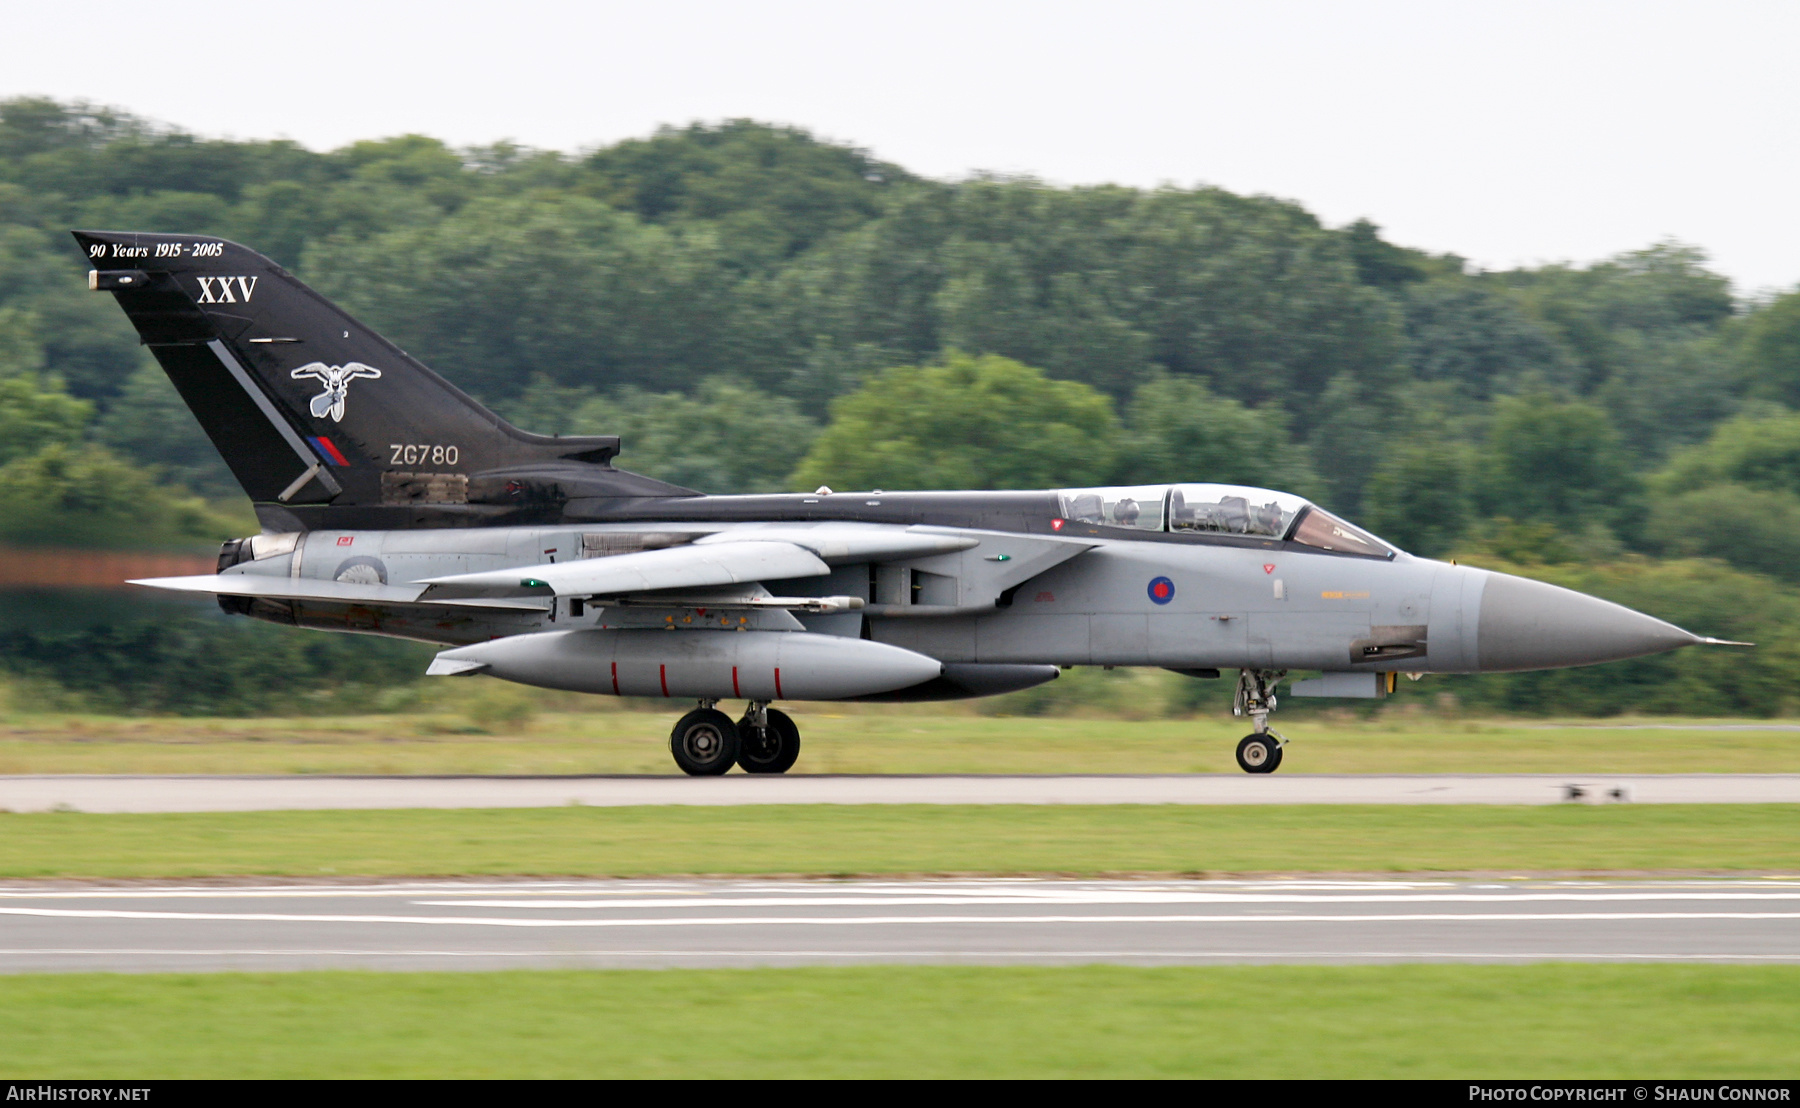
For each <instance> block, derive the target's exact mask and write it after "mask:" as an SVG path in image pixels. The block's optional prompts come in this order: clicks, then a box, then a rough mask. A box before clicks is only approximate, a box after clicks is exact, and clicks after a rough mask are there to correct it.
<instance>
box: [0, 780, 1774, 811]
mask: <svg viewBox="0 0 1800 1108" xmlns="http://www.w3.org/2000/svg"><path fill="white" fill-rule="evenodd" d="M1571 801H1575V802H1579V803H1613V802H1621V801H1629V802H1632V803H1638V804H1800V774H1792V773H1786V774H1780V773H1771V774H1723V773H1720V774H1702V773H1696V774H1642V775H1636V776H1631V775H1614V776H1594V775H1579V774H1570V775H1566V776H1563V775H1551V774H1465V775H1460V776H1424V775H1419V776H1408V775H1399V774H1395V775H1384V776H1376V775H1349V774H1346V775H1337V776H1334V775H1325V774H1272V775H1269V776H1266V777H1264V776H1252V775H1250V774H1169V775H1144V776H1123V775H1116V776H1115V775H1089V776H1060V777H1059V776H1030V777H1026V776H1017V777H1004V776H977V775H950V776H866V777H865V776H834V775H826V774H819V775H812V774H806V775H795V776H785V777H755V776H749V775H744V774H732V775H730V776H727V777H326V776H280V777H201V776H192V777H147V776H146V777H126V776H119V777H109V776H78V775H68V776H51V775H45V776H18V777H0V809H4V810H7V811H13V812H41V811H51V810H56V809H64V810H67V809H73V810H75V811H80V812H253V811H274V810H281V809H334V808H547V807H558V806H562V805H569V804H583V805H593V806H596V807H618V806H623V805H637V804H703V805H712V804H1563V803H1569V802H1571Z"/></svg>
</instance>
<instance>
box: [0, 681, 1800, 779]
mask: <svg viewBox="0 0 1800 1108" xmlns="http://www.w3.org/2000/svg"><path fill="white" fill-rule="evenodd" d="M459 687H460V686H459ZM530 691H532V692H537V691H538V690H530ZM816 707H818V706H808V708H807V709H806V710H801V711H798V712H797V715H798V718H799V721H800V727H801V730H802V732H803V733H804V735H805V750H804V752H803V753H802V754H801V756H800V762H799V764H798V765H796V766H795V767H794V772H795V773H1230V774H1235V773H1238V772H1239V770H1238V768H1237V763H1236V762H1234V761H1233V760H1232V751H1234V750H1235V749H1236V748H1237V743H1238V740H1239V739H1240V738H1242V737H1243V735H1244V732H1245V731H1246V730H1247V729H1248V727H1247V725H1246V724H1245V723H1244V722H1243V721H1242V720H1233V719H1231V718H1229V717H1227V718H1224V719H1213V718H1201V719H1183V720H1136V721H1131V720H1119V719H1069V718H1062V717H1055V718H1029V719H1025V718H994V717H985V716H973V715H925V714H919V713H917V712H914V711H910V710H908V711H901V710H898V709H891V707H890V706H885V705H884V706H882V707H883V708H884V709H885V710H886V711H885V712H884V714H876V713H874V712H872V711H870V712H859V713H855V714H848V715H838V714H834V713H821V712H819V711H816V710H813V709H814V708H816ZM833 707H836V706H833ZM922 707H926V708H932V707H936V706H933V705H925V706H922ZM676 712H677V710H676V709H670V710H669V711H667V712H662V713H645V712H621V711H613V712H603V713H589V714H575V713H562V714H546V715H542V716H539V717H538V718H536V719H535V720H533V721H527V722H517V723H495V724H493V727H492V728H491V730H492V732H493V733H488V731H489V730H490V729H488V728H482V729H478V730H479V731H480V732H481V733H477V734H469V733H465V732H467V731H468V730H470V729H469V728H459V727H457V726H455V725H454V724H453V723H452V722H450V721H447V720H445V719H443V718H441V717H433V716H406V715H394V716H360V717H342V718H335V719H172V718H125V717H104V716H81V717H61V716H47V715H34V716H16V717H9V718H0V773H7V774H23V773H146V774H155V773H202V774H210V773H221V774H230V773H277V774H279V773H301V774H326V773H373V774H434V773H458V774H460V773H468V774H496V773H514V774H580V773H605V774H610V773H653V774H679V771H678V770H677V769H676V768H675V764H674V762H673V761H671V760H670V758H669V741H668V740H669V725H670V724H671V723H672V722H673V720H674V716H675V714H676ZM1780 726H1792V725H1791V724H1790V725H1783V724H1770V723H1766V722H1757V721H1744V720H1734V721H1727V722H1724V723H1720V722H1718V721H1713V722H1710V723H1709V722H1707V721H1693V720H1671V719H1660V720H1643V721H1617V720H1614V721H1607V722H1605V723H1604V724H1595V722H1594V721H1588V722H1586V723H1582V724H1570V723H1566V722H1565V723H1553V722H1550V721H1536V722H1530V721H1519V720H1510V721H1508V720H1451V719H1437V718H1433V717H1430V716H1423V717H1417V718H1415V717H1411V716H1396V715H1393V714H1391V713H1390V714H1389V715H1387V716H1384V717H1383V718H1381V719H1379V720H1353V719H1336V718H1328V717H1323V716H1314V717H1312V718H1301V719H1286V718H1285V717H1284V721H1283V723H1282V729H1283V731H1284V732H1286V733H1287V734H1288V735H1289V736H1290V737H1291V738H1292V739H1294V742H1293V744H1292V745H1291V746H1289V747H1288V749H1287V754H1286V756H1285V760H1284V764H1283V767H1282V772H1283V773H1395V772H1405V773H1559V774H1560V773H1571V774H1601V773H1695V772H1706V773H1796V772H1800V732H1795V731H1792V730H1718V729H1717V728H1719V727H1728V728H1744V727H1780Z"/></svg>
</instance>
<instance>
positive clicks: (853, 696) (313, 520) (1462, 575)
mask: <svg viewBox="0 0 1800 1108" xmlns="http://www.w3.org/2000/svg"><path fill="white" fill-rule="evenodd" d="M74 235H75V239H76V241H77V242H78V243H79V244H80V247H81V250H82V253H83V254H84V255H85V256H86V258H87V259H88V262H89V265H90V266H91V267H92V269H91V272H90V273H89V275H88V287H89V288H91V289H95V290H99V291H106V292H110V293H112V294H113V296H114V297H115V298H116V299H117V300H118V303H119V306H120V307H121V308H123V309H124V310H125V314H126V315H127V316H128V317H129V318H130V320H131V322H132V324H133V325H134V326H135V327H136V328H137V330H138V334H139V335H140V336H141V337H142V340H143V342H144V343H145V344H147V345H148V346H149V347H150V349H151V351H152V352H153V353H154V354H155V356H156V358H157V360H158V362H160V363H161V365H162V367H163V369H164V370H166V371H167V373H168V375H169V379H170V380H171V381H173V382H174V385H175V387H176V389H177V390H178V391H179V392H180V394H181V396H182V398H183V400H185V401H186V402H187V404H188V406H189V407H190V408H192V409H193V412H194V414H195V416H196V417H198V419H199V421H200V425H201V427H202V428H203V429H204V430H205V431H206V433H207V434H208V435H209V436H210V437H211V438H212V441H213V443H214V445H216V446H217V447H218V449H219V452H220V453H221V454H222V455H223V456H224V458H225V461H226V462H227V463H228V464H229V465H230V467H231V470H232V473H233V474H234V475H235V476H236V478H237V480H238V481H239V482H240V483H241V484H242V485H243V488H244V491H245V492H246V493H247V494H248V495H249V497H250V499H251V501H252V502H253V503H254V504H255V507H256V514H257V519H258V521H259V522H260V524H261V525H262V532H261V533H260V534H257V535H253V536H251V537H249V538H242V539H233V540H232V541H230V542H227V543H225V544H224V546H223V547H222V549H221V550H220V553H219V562H218V572H217V573H216V574H211V575H203V576H193V577H167V578H155V579H149V580H141V581H137V582H134V583H135V584H139V585H146V586H151V587H154V588H159V589H172V590H176V591H180V592H195V593H203V594H211V595H214V596H216V597H217V598H218V602H219V604H220V606H221V607H222V608H224V609H225V611H227V612H233V613H237V614H240V615H246V616H250V617H252V618H255V619H262V620H268V621H270V622H274V623H282V624H289V625H292V626H295V627H310V628H318V629H322V630H328V631H347V632H352V633H360V634H373V635H389V636H395V637H399V638H405V639H415V640H419V641H423V642H427V643H432V644H434V645H437V646H439V647H442V648H444V649H442V651H441V652H440V653H439V654H438V655H437V657H436V659H435V660H434V661H433V662H432V663H431V666H430V668H429V670H428V671H427V672H428V673H430V674H435V675H442V676H466V675H474V674H486V675H489V676H492V677H498V678H501V679H502V680H507V681H516V682H520V683H523V684H527V685H535V686H540V687H544V688H553V689H570V690H575V691H578V692H586V693H600V694H606V695H614V696H639V697H646V696H647V697H662V698H665V699H668V700H671V701H679V700H685V701H689V702H691V703H693V704H694V705H695V707H694V708H693V710H692V711H689V712H687V713H686V714H685V715H683V716H682V717H681V718H680V720H679V721H678V722H676V724H675V726H674V730H673V732H672V733H671V735H670V740H669V748H670V752H671V753H672V754H673V756H674V759H675V763H676V764H677V765H678V766H679V767H680V768H681V769H682V770H683V771H685V772H687V773H689V774H694V775H716V774H722V773H725V772H727V771H728V770H730V769H731V768H732V767H733V766H738V767H741V768H742V769H743V770H744V771H745V772H748V773H783V772H785V771H787V770H788V769H789V768H790V767H792V766H793V765H794V763H795V760H796V758H798V756H799V753H800V733H799V729H798V728H797V727H796V726H795V724H794V721H793V719H792V718H791V717H790V716H788V715H787V714H786V713H785V712H782V711H780V710H779V709H777V708H775V707H773V705H774V704H775V703H776V702H778V701H781V702H788V701H805V700H823V701H829V700H843V701H889V702H902V701H927V700H943V699H955V698H963V697H979V696H990V695H993V694H996V693H1004V692H1010V691H1013V690H1017V689H1024V688H1028V687H1031V686H1033V685H1037V684H1040V683H1042V682H1045V681H1049V680H1052V679H1053V678H1055V677H1056V676H1057V675H1058V673H1059V672H1060V671H1061V670H1063V669H1067V668H1070V667H1073V666H1160V667H1163V668H1166V669H1171V670H1175V671H1177V672H1179V673H1183V674H1187V675H1189V676H1192V677H1197V678H1218V677H1219V676H1220V674H1221V673H1222V672H1223V671H1226V670H1235V671H1237V692H1236V697H1235V705H1234V712H1235V713H1236V714H1237V715H1240V716H1245V717H1248V719H1249V720H1250V723H1251V727H1252V731H1251V733H1250V734H1249V735H1247V736H1245V737H1244V739H1243V740H1242V741H1241V742H1240V743H1239V744H1238V746H1237V761H1238V765H1239V766H1240V767H1242V768H1243V769H1244V770H1245V771H1246V772H1249V773H1271V772H1273V771H1274V770H1275V769H1276V767H1278V766H1279V765H1280V764H1281V761H1282V751H1283V748H1284V747H1285V745H1286V742H1287V740H1286V739H1285V738H1284V737H1282V736H1281V735H1280V734H1279V733H1277V732H1276V731H1274V730H1273V729H1271V728H1270V726H1269V713H1271V712H1272V711H1274V710H1275V708H1276V703H1277V695H1276V691H1277V685H1278V683H1279V682H1281V681H1283V680H1284V679H1286V678H1287V677H1288V675H1289V674H1290V673H1293V672H1295V671H1315V672H1317V673H1318V674H1319V676H1316V677H1311V678H1308V679H1305V680H1295V681H1292V682H1291V684H1290V686H1289V691H1290V692H1291V693H1292V695H1295V696H1326V697H1361V698H1372V697H1382V696H1385V695H1387V694H1389V693H1391V692H1393V691H1394V689H1395V687H1396V681H1397V679H1398V678H1399V677H1400V675H1402V674H1404V675H1406V676H1407V677H1409V678H1418V677H1420V676H1422V675H1424V674H1427V673H1491V672H1496V671H1510V670H1533V669H1547V668H1554V667H1562V666H1579V665H1589V664H1593V663H1596V662H1607V661H1613V660H1616V659H1621V658H1633V657H1637V656H1639V655H1645V654H1655V653H1658V652H1661V651H1666V650H1673V649H1675V648H1677V647H1683V646H1688V645H1691V644H1695V643H1710V642H1716V641H1718V640H1714V639H1707V638H1702V637H1700V636H1698V635H1694V634H1691V633H1689V632H1687V631H1684V630H1682V629H1681V628H1679V627H1676V626H1674V625H1672V624H1668V623H1665V622H1663V621H1662V620H1659V619H1654V618H1652V617H1650V616H1647V615H1644V614H1642V613H1639V612H1635V611H1632V610H1630V609H1628V608H1623V607H1620V606H1619V605H1617V604H1612V603H1608V602H1607V601H1604V600H1599V599H1596V598H1594V597H1591V596H1586V595H1583V594H1581V593H1577V592H1571V591H1569V590H1567V589H1561V588H1556V587H1554V586H1551V585H1546V584H1542V583H1539V582H1536V581H1530V580H1526V579H1523V578H1520V577H1513V576H1508V575H1507V574H1504V573H1494V572H1489V571H1486V570H1481V569H1476V568H1472V567H1468V566H1457V565H1454V564H1450V563H1445V562H1441V561H1433V560H1430V559H1426V558H1417V557H1413V556H1412V555H1410V554H1407V553H1406V552H1404V551H1402V550H1399V549H1396V548H1395V547H1394V546H1393V545H1392V544H1390V543H1387V542H1383V541H1382V540H1381V539H1379V538H1377V537H1376V536H1374V535H1372V534H1370V533H1368V532H1367V531H1364V530H1363V529H1361V528H1359V527H1357V526H1355V525H1354V524H1352V523H1350V522H1348V521H1346V520H1343V519H1340V518H1338V517H1337V516H1335V515H1333V514H1331V513H1330V512H1328V511H1326V510H1325V509H1324V508H1322V507H1320V506H1318V505H1317V504H1313V503H1309V502H1308V501H1307V500H1305V499H1303V498H1301V497H1298V496H1293V495H1290V494H1288V493H1284V492H1277V491H1273V490H1268V489H1257V488H1245V487H1240V486H1234V485H1224V484H1216V483H1209V482H1207V481H1205V480H1204V477H1205V475H1204V474H1189V475H1164V476H1166V477H1177V476H1179V477H1182V478H1183V479H1182V480H1167V481H1164V482H1159V483H1147V484H1143V485H1134V486H1130V487H1108V488H1080V489H1047V490H1046V489H1039V490H1030V491H1019V492H881V491H871V492H838V491H834V490H832V489H830V488H820V489H817V490H815V491H813V492H810V493H792V494H776V495H752V496H708V495H704V494H702V493H699V492H696V491H694V490H692V489H686V488H681V487H679V486H676V485H670V484H667V483H664V482H662V481H657V480H653V479H651V478H648V477H643V476H640V475H638V474H634V473H630V472H627V471H625V470H621V469H618V468H615V467H614V466H613V464H612V460H613V458H614V457H615V456H617V455H618V453H619V450H620V443H619V440H618V438H616V437H612V436H599V437H553V436H546V435H536V434H531V433H528V432H525V431H522V430H519V429H518V428H515V427H513V426H511V425H510V424H508V423H507V422H506V421H504V420H502V419H501V418H500V417H498V416H496V415H495V414H494V413H492V412H490V411H488V410H487V409H486V408H484V407H483V406H482V405H481V404H479V403H477V402H476V401H475V400H474V399H472V398H471V397H469V396H468V395H466V394H465V393H463V392H462V391H461V390H459V389H458V388H456V387H455V386H454V385H452V384H450V383H449V382H448V381H446V380H444V379H443V378H442V377H440V376H438V375H437V374H436V373H433V372H432V371H431V370H430V369H427V368H426V367H425V366H424V365H422V364H421V363H420V362H419V361H418V360H416V359H414V358H412V357H411V356H409V355H408V354H407V353H406V352H405V351H404V350H401V349H400V348H399V347H397V346H395V345H394V344H393V343H391V342H388V341H387V340H385V339H383V338H382V337H381V336H380V335H378V334H376V333H375V332H374V331H372V330H370V329H369V328H367V327H365V326H363V325H362V324H361V323H358V322H357V321H356V320H355V319H352V318H351V317H350V315H349V314H348V313H346V312H344V311H343V310H342V309H340V308H338V307H336V306H335V305H333V304H332V303H330V302H329V301H327V300H326V299H325V298H324V297H322V296H320V295H319V294H317V293H315V292H314V291H313V290H312V289H310V288H308V287H307V286H306V285H304V284H302V283H301V282H300V281H299V280H297V279H295V278H294V277H293V275H291V274H289V273H288V272H287V271H286V270H284V269H282V268H281V267H280V266H278V265H276V264H275V263H274V262H272V261H270V260H269V259H268V258H265V257H263V256H262V255H260V254H257V253H256V252H255V251H252V250H250V249H247V248H245V247H243V246H239V245H237V244H235V243H231V242H226V241H223V240H221V239H217V238H208V237H205V236H198V235H178V234H147V233H121V232H108V231H76V232H74ZM694 433H695V434H696V435H704V434H707V433H708V432H707V429H706V428H704V427H696V428H694ZM726 701H742V702H745V703H746V705H747V707H746V708H745V710H744V711H743V713H742V714H741V716H740V717H739V718H738V719H736V720H733V719H732V718H731V717H730V716H729V715H727V714H726V713H725V712H722V711H720V710H719V705H720V704H721V703H723V702H726Z"/></svg>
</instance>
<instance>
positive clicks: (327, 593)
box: [126, 573, 544, 612]
mask: <svg viewBox="0 0 1800 1108" xmlns="http://www.w3.org/2000/svg"><path fill="white" fill-rule="evenodd" d="M126 584H129V585H144V586H146V587H148V588H152V589H167V590H170V591H172V592H195V593H205V594H207V595H209V596H256V597H262V598H264V599H267V600H319V601H327V602H335V603H339V604H432V605H438V606H443V607H457V608H507V609H516V610H520V611H538V612H541V611H543V610H544V604H543V602H542V601H541V600H539V601H528V600H506V599H501V600H489V599H474V598H470V599H454V600H438V599H421V598H420V596H419V594H420V593H421V592H423V591H424V589H422V588H421V587H420V586H418V585H364V584H359V583H357V582H354V581H319V580H315V579H313V578H307V577H265V576H262V575H260V574H251V573H220V574H200V575H198V576H194V577H143V578H139V579H137V580H135V581H127V582H126Z"/></svg>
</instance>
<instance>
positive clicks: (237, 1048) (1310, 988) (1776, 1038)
mask: <svg viewBox="0 0 1800 1108" xmlns="http://www.w3.org/2000/svg"><path fill="white" fill-rule="evenodd" d="M0 981H3V982H4V984H3V985H0V988H3V989H4V995H5V997H6V1001H5V1003H4V1004H0V1076H3V1077H7V1078H27V1077H28V1078H83V1079H106V1078H135V1079H142V1078H172V1077H212V1078H225V1077H251V1078H270V1077H444V1078H449V1077H1420V1078H1425V1077H1430V1078H1461V1079H1469V1078H1478V1077H1487V1078H1501V1077H1513V1078H1520V1077H1530V1078H1539V1079H1542V1078H1580V1077H1589V1078H1598V1077H1613V1078H1636V1079H1642V1078H1645V1077H1658V1078H1706V1077H1729V1078H1757V1077H1762V1078H1787V1077H1792V1076H1793V1074H1794V1073H1795V1071H1796V1069H1797V1068H1800V1037H1796V1036H1795V1034H1794V1028H1795V1027H1797V1026H1800V967H1792V966H1778V967H1768V966H1765V967H1741V966H1673V967H1671V966H1611V965H1538V966H1421V965H1414V966H1382V967H1370V966H1227V967H1178V968H1156V969H1142V968H1132V967H1124V966H1080V967H1071V968H1043V967H1004V968H994V967H971V966H958V967H941V966H929V967H921V966H860V967H848V968H836V967H833V968H821V969H756V970H648V971H646V970H635V971H634V970H620V971H575V970H569V971H549V972H533V971H516V972H500V973H482V974H467V973H462V974H458V973H403V974H378V973H344V972H329V973H291V974H166V975H164V974H158V975H131V976H126V975H106V974H44V975H31V976H17V977H10V978H4V979H0Z"/></svg>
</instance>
